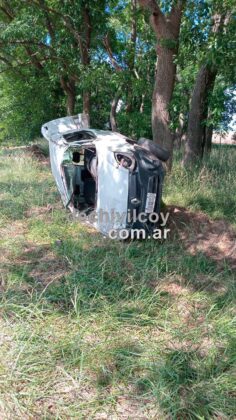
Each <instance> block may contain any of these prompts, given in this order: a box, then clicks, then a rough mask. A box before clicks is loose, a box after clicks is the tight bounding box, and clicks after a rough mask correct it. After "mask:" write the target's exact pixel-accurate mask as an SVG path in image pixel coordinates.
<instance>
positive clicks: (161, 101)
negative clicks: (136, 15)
mask: <svg viewBox="0 0 236 420" xmlns="http://www.w3.org/2000/svg"><path fill="white" fill-rule="evenodd" d="M175 74H176V65H175V64H174V62H173V51H171V50H169V49H167V48H163V47H160V48H158V61H157V69H156V77H155V85H154V90H153V96H152V133H153V140H154V142H155V143H157V144H159V145H160V146H162V147H164V148H165V149H167V150H169V151H170V152H171V155H172V151H173V135H172V133H171V131H170V128H169V123H170V113H169V105H170V101H171V98H172V93H173V89H174V81H175ZM171 159H172V156H171ZM169 164H170V166H171V162H169Z"/></svg>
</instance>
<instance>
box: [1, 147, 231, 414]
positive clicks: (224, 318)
mask: <svg viewBox="0 0 236 420" xmlns="http://www.w3.org/2000/svg"><path fill="white" fill-rule="evenodd" d="M235 174H236V151H235V148H233V146H232V147H230V146H228V147H226V146H225V147H222V148H221V149H219V148H217V147H216V148H215V149H214V150H213V154H212V157H211V159H210V160H207V161H206V162H205V163H204V166H203V167H202V168H196V170H195V171H194V172H190V173H189V172H185V171H184V170H183V169H182V168H181V165H180V163H179V161H178V159H176V161H175V164H174V169H173V174H172V175H171V176H169V177H168V178H167V179H166V183H165V190H164V201H165V203H166V204H167V206H168V208H167V209H168V210H169V211H170V212H171V215H170V228H171V235H170V237H169V239H168V240H167V241H164V242H160V241H154V240H150V241H146V242H138V241H136V242H129V243H128V242H126V243H120V242H116V241H112V240H109V239H105V238H103V237H102V236H101V235H99V234H98V233H96V232H95V231H94V230H93V229H91V228H88V227H85V226H84V225H81V224H79V223H78V222H77V223H76V222H75V221H73V220H72V218H71V217H70V215H69V214H68V213H67V212H66V211H65V210H64V209H63V208H62V205H61V202H60V198H59V196H58V194H57V191H56V187H55V184H54V181H53V179H52V176H51V173H50V168H49V165H48V161H47V160H46V159H38V158H37V157H36V156H35V155H34V154H32V153H30V150H29V149H25V150H24V149H16V150H7V149H2V150H1V152H0V184H1V186H0V211H1V222H0V263H1V277H0V419H12V420H13V419H14V420H15V419H24V420H27V419H70V418H72V419H109V420H115V419H135V420H136V419H142V420H143V419H148V420H149V419H198V420H203V419H234V418H235V412H236V405H235V397H236V375H235V373H236V371H235V356H236V341H235V335H236V328H235V306H234V303H235V268H236V252H235V248H233V247H234V244H235V231H234V229H235V227H236V223H235V214H236V200H235V197H236V176H235Z"/></svg>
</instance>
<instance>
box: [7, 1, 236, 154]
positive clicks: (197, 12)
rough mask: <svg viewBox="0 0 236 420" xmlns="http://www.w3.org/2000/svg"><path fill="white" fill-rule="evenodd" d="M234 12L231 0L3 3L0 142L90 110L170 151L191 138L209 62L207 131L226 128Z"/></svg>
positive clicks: (95, 117)
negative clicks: (175, 145)
mask: <svg viewBox="0 0 236 420" xmlns="http://www.w3.org/2000/svg"><path fill="white" fill-rule="evenodd" d="M234 16H235V5H234V1H233V0H223V1H219V0H197V1H192V0H186V1H180V0H178V1H165V2H163V1H157V0H139V1H138V0H127V1H126V0H110V1H108V0H102V1H99V2H98V1H96V0H91V1H89V2H88V1H85V0H73V1H67V0H63V1H59V0H24V1H19V0H12V1H11V2H8V1H7V0H1V1H0V25H1V34H0V97H1V99H0V115H1V123H0V124H1V132H0V135H1V138H4V139H6V138H10V139H13V138H14V139H16V140H17V141H28V140H31V139H32V138H33V137H34V136H36V135H38V134H39V130H40V126H41V124H42V123H43V122H45V121H47V120H50V119H53V118H56V117H60V116H62V115H65V114H74V113H77V112H84V113H86V114H87V115H88V118H89V119H90V124H91V126H94V127H98V128H104V127H107V128H108V127H109V128H111V129H113V130H118V131H121V132H123V133H124V134H127V135H130V136H133V137H134V138H138V137H148V138H152V137H153V139H154V141H156V142H157V143H159V144H161V145H162V146H163V147H165V148H167V149H170V150H172V149H173V144H174V141H177V139H178V137H179V138H180V137H183V135H184V134H185V135H186V134H187V136H189V137H190V138H191V134H190V133H191V130H192V128H191V115H194V112H195V113H196V112H198V110H197V109H196V108H195V110H193V106H195V107H196V106H197V105H196V104H197V103H198V102H197V101H196V96H195V99H194V97H193V95H194V92H195V95H196V94H197V93H199V88H198V86H199V85H198V86H197V85H196V83H197V80H198V83H200V77H201V74H202V73H201V74H200V71H202V72H203V70H201V69H203V68H207V71H208V76H210V73H209V72H211V75H212V78H211V83H210V82H209V84H208V85H207V84H206V85H204V88H203V91H204V95H202V96H201V98H200V99H199V101H200V102H201V103H204V106H203V107H202V111H201V115H200V118H199V124H200V127H206V128H207V127H211V128H212V129H214V130H218V129H224V130H227V127H228V125H229V123H230V121H231V119H232V115H233V114H234V113H235V100H234V92H235V64H236V59H235V56H236V55H235V35H234V34H235V19H234ZM204 66H205V67H204ZM199 74H200V75H199ZM204 74H205V76H206V73H204ZM205 76H204V77H205ZM213 76H214V77H213ZM213 79H214V80H213ZM194 104H195V105H194ZM151 116H152V118H151ZM193 118H195V117H193ZM189 124H190V127H189ZM204 130H205V129H204ZM204 133H205V131H204ZM197 135H198V138H199V134H197ZM204 135H205V134H204ZM204 135H203V133H202V132H201V140H200V141H201V147H202V144H203V143H204V141H205V140H204V139H203V137H204Z"/></svg>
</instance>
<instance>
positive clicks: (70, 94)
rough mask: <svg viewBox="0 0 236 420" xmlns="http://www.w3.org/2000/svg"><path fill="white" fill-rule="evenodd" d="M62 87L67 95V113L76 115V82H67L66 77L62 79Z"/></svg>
mask: <svg viewBox="0 0 236 420" xmlns="http://www.w3.org/2000/svg"><path fill="white" fill-rule="evenodd" d="M60 83H61V87H62V89H63V91H64V93H65V95H66V112H67V115H74V112H75V101H76V89H75V81H74V80H73V79H69V80H68V81H66V79H65V77H61V78H60Z"/></svg>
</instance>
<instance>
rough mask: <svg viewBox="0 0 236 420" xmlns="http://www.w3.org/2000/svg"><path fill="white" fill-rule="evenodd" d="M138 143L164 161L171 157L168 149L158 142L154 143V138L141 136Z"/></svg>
mask: <svg viewBox="0 0 236 420" xmlns="http://www.w3.org/2000/svg"><path fill="white" fill-rule="evenodd" d="M138 145H139V146H141V147H143V149H145V150H147V151H148V152H150V153H152V154H153V155H154V156H156V157H157V158H158V159H160V160H162V161H163V162H166V161H167V160H168V159H169V157H170V153H169V152H168V150H165V149H163V148H162V147H160V146H158V145H157V144H155V143H153V141H152V140H148V139H145V138H144V137H141V138H140V139H139V140H138Z"/></svg>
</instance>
